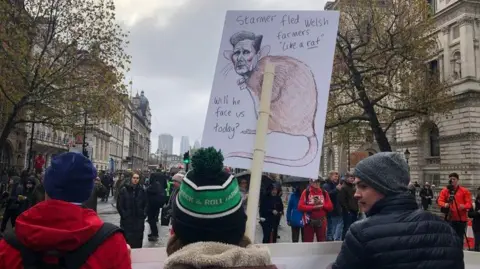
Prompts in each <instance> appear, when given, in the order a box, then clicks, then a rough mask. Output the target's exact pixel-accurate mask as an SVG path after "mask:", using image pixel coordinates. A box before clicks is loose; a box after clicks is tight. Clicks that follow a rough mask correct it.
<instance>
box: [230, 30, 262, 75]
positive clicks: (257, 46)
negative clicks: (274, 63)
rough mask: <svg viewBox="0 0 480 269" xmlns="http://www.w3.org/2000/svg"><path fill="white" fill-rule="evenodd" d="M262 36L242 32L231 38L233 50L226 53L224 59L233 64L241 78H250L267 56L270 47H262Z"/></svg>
mask: <svg viewBox="0 0 480 269" xmlns="http://www.w3.org/2000/svg"><path fill="white" fill-rule="evenodd" d="M262 39H263V36H262V35H255V33H252V32H247V31H240V32H237V33H235V34H233V35H232V36H231V37H230V44H232V47H233V50H226V51H224V53H223V55H224V57H225V58H226V59H227V60H229V61H231V62H232V63H233V66H234V68H235V72H237V74H239V75H241V76H248V75H249V74H250V73H251V72H252V71H253V70H254V69H255V67H256V66H257V63H258V61H259V60H260V59H261V58H262V57H264V56H267V55H268V53H269V52H270V46H264V47H261V45H262Z"/></svg>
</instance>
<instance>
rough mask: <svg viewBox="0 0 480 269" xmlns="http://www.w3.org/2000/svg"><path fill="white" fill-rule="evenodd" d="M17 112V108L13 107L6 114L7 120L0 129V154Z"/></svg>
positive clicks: (13, 125)
mask: <svg viewBox="0 0 480 269" xmlns="http://www.w3.org/2000/svg"><path fill="white" fill-rule="evenodd" d="M17 114H18V108H16V107H14V108H13V111H12V113H11V114H10V116H8V119H7V122H6V123H5V126H4V128H3V130H2V135H0V155H1V154H2V152H3V148H4V147H5V145H6V144H7V138H8V136H9V135H10V133H11V132H12V130H13V127H15V117H16V116H17Z"/></svg>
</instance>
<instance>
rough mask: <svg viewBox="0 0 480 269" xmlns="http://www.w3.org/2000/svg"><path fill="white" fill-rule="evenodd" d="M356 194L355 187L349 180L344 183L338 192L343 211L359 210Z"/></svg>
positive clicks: (354, 211) (353, 211)
mask: <svg viewBox="0 0 480 269" xmlns="http://www.w3.org/2000/svg"><path fill="white" fill-rule="evenodd" d="M354 195H355V187H354V186H353V184H350V183H348V182H345V183H343V186H342V188H341V189H340V191H339V192H338V195H337V198H338V203H339V204H340V206H341V207H342V212H345V213H346V212H352V213H356V212H358V202H357V200H356V199H355V198H354V197H353V196H354Z"/></svg>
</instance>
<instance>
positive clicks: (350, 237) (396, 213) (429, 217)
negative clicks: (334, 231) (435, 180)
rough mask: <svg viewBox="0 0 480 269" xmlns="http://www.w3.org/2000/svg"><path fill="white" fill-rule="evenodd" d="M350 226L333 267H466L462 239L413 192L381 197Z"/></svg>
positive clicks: (356, 268)
mask: <svg viewBox="0 0 480 269" xmlns="http://www.w3.org/2000/svg"><path fill="white" fill-rule="evenodd" d="M367 216H368V218H366V219H364V220H361V221H358V222H356V223H354V224H353V225H352V226H350V229H349V230H348V233H347V235H346V236H345V241H344V242H343V245H342V249H341V251H340V254H339V255H338V257H337V260H336V261H335V263H334V264H333V266H332V268H333V269H352V268H355V269H364V268H365V269H380V268H381V269H412V268H415V269H423V268H425V269H427V268H428V269H431V268H434V269H443V268H445V269H464V268H465V265H464V262H463V250H462V247H463V246H462V245H463V244H462V240H461V239H460V238H459V237H458V236H457V235H456V233H455V232H454V230H453V229H452V228H451V227H450V225H449V224H448V223H446V222H445V221H443V220H442V219H440V218H439V217H437V216H435V215H433V214H432V213H430V212H427V211H423V210H420V209H418V206H417V203H416V201H415V199H414V198H413V196H411V195H408V194H400V195H396V196H392V197H387V198H384V199H382V200H380V201H378V202H377V203H376V204H375V205H374V206H373V207H372V208H371V210H370V212H369V214H368V215H367Z"/></svg>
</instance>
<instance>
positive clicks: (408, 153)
mask: <svg viewBox="0 0 480 269" xmlns="http://www.w3.org/2000/svg"><path fill="white" fill-rule="evenodd" d="M403 155H405V160H406V161H407V164H408V159H410V151H408V149H406V150H405V152H404V153H403Z"/></svg>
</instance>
